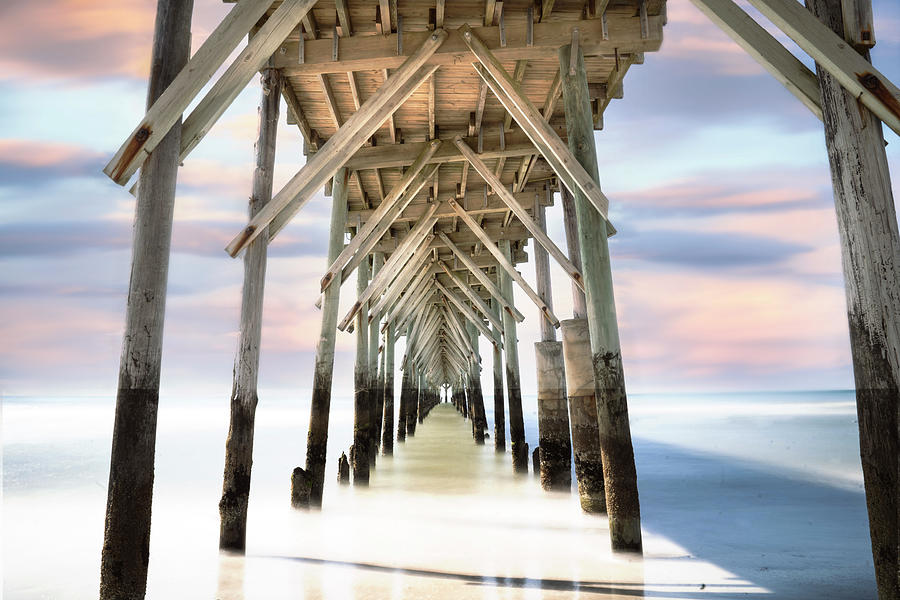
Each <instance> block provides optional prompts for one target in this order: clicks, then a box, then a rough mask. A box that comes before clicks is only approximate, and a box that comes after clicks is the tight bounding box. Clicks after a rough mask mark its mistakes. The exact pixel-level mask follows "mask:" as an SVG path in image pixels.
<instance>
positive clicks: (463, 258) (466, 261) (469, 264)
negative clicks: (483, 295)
mask: <svg viewBox="0 0 900 600" xmlns="http://www.w3.org/2000/svg"><path fill="white" fill-rule="evenodd" d="M437 235H438V238H439V239H440V240H441V241H443V242H444V244H445V245H446V246H447V247H448V248H450V250H451V251H452V252H453V254H454V255H455V256H456V258H457V259H458V260H459V261H460V262H461V263H463V265H465V267H466V268H467V269H468V270H469V272H470V273H472V274H473V275H474V276H475V278H476V279H477V280H478V282H479V283H480V284H481V285H483V286H484V288H485V289H486V290H487V291H488V292H489V293H490V294H491V296H492V297H493V298H494V299H495V300H497V302H499V303H500V306H502V307H503V310H505V311H506V312H508V313H509V314H510V315H512V316H513V318H514V319H515V320H516V321H518V322H519V323H521V322H522V321H524V320H525V315H523V314H522V313H520V312H519V311H518V310H517V309H516V307H515V306H514V305H513V303H512V302H508V301H507V300H506V297H505V296H504V295H503V294H502V293H501V292H500V288H499V287H498V286H497V284H495V283H494V282H493V281H491V278H490V277H488V276H487V274H486V273H485V272H484V271H482V270H481V267H480V266H479V265H478V264H476V262H475V259H473V258H472V257H470V256H469V255H468V254H466V253H464V252H463V251H462V250H460V249H459V247H457V245H456V244H455V243H454V242H453V241H452V240H451V239H450V238H449V237H447V235H446V234H445V233H443V232H441V231H439V232H438V234H437ZM494 263H495V264H496V263H497V261H496V260H495V261H494Z"/></svg>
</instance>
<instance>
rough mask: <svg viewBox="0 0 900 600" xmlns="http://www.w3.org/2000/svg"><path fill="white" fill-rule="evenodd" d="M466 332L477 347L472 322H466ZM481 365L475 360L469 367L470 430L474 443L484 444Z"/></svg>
mask: <svg viewBox="0 0 900 600" xmlns="http://www.w3.org/2000/svg"><path fill="white" fill-rule="evenodd" d="M466 333H468V334H469V339H470V340H472V346H474V347H475V348H478V329H476V328H475V326H474V325H473V324H472V323H466ZM480 369H481V367H480V366H478V363H477V362H473V364H472V365H471V366H470V367H469V388H470V389H471V390H472V408H473V411H472V432H473V434H474V436H475V443H476V444H478V445H479V446H483V445H484V430H485V429H487V418H486V417H487V415H486V414H485V412H484V395H483V394H482V393H481V374H480V373H479V371H480Z"/></svg>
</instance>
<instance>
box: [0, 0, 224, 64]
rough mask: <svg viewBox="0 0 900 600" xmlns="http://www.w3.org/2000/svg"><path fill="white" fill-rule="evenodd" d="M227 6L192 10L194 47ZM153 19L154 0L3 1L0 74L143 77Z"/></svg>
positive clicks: (148, 54)
mask: <svg viewBox="0 0 900 600" xmlns="http://www.w3.org/2000/svg"><path fill="white" fill-rule="evenodd" d="M229 9H230V6H228V5H224V4H221V3H202V5H201V4H198V6H197V7H196V8H195V16H194V21H195V24H194V26H193V29H194V36H193V38H192V44H193V46H194V48H196V47H197V45H198V44H200V43H202V41H203V40H204V39H205V38H206V37H207V35H208V32H209V31H211V30H212V29H213V28H214V27H215V25H216V24H217V23H218V21H219V20H220V19H221V17H222V15H223V14H224V13H226V12H227V11H228V10H229ZM155 19H156V2H154V1H153V0H117V1H116V2H107V1H104V0H47V1H45V2H28V1H26V0H5V2H4V3H3V4H2V6H0V72H2V73H3V74H4V77H5V78H26V79H29V80H33V79H38V78H54V79H66V80H76V79H84V78H100V77H130V78H131V77H133V78H139V79H143V78H145V77H146V76H147V73H148V72H149V65H150V44H151V40H152V37H153V27H154V22H155Z"/></svg>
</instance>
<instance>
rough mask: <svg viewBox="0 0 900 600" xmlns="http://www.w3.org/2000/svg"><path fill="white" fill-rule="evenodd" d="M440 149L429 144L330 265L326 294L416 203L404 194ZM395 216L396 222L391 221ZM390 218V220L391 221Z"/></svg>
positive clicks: (434, 142)
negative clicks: (346, 267)
mask: <svg viewBox="0 0 900 600" xmlns="http://www.w3.org/2000/svg"><path fill="white" fill-rule="evenodd" d="M440 145H441V142H440V141H438V140H435V141H433V142H431V143H429V144H427V145H426V146H425V148H423V149H422V152H421V153H420V154H419V157H418V158H417V159H416V161H415V162H414V163H413V165H412V167H411V168H410V169H408V170H407V171H406V173H404V175H403V177H402V178H401V179H400V181H399V182H397V184H396V185H395V186H394V188H393V189H392V190H391V193H390V194H388V196H387V198H385V199H384V202H382V203H381V204H380V205H379V206H378V208H376V209H375V211H374V212H372V213H371V216H370V217H369V218H367V219H366V220H365V224H364V225H363V226H362V228H361V229H360V230H359V233H358V235H356V236H354V238H353V239H352V240H351V241H350V243H349V244H348V245H347V247H346V248H344V249H343V251H342V252H341V253H340V255H339V256H338V257H337V258H336V259H335V260H334V261H332V264H331V265H329V267H328V270H327V271H326V272H325V275H324V276H323V277H322V291H323V292H324V291H325V289H326V288H328V286H329V285H330V284H331V282H332V280H333V279H334V276H335V275H337V274H338V273H339V272H340V271H341V269H343V268H344V265H345V264H347V262H348V261H349V260H350V258H351V257H352V256H353V255H354V254H356V253H357V252H358V251H359V250H360V248H361V247H362V246H363V244H364V243H365V242H366V241H367V240H369V239H370V238H372V237H375V241H378V239H379V238H380V237H381V236H382V235H384V232H385V231H386V229H387V227H390V225H391V223H392V222H393V220H394V219H395V218H396V214H399V213H400V212H402V211H403V209H404V208H405V207H406V205H408V204H409V201H410V200H412V197H413V196H414V195H415V194H409V195H407V196H404V193H405V192H406V191H407V190H408V189H409V187H410V185H412V183H413V181H414V180H415V179H416V178H417V177H418V176H419V175H420V174H421V172H422V170H423V169H424V168H425V166H426V164H427V162H428V159H429V158H430V157H431V156H433V155H434V153H435V152H436V151H437V149H438V148H439V147H440ZM401 198H402V200H401ZM398 208H399V210H398ZM394 213H396V214H394ZM392 216H393V218H391V217H392ZM389 218H390V220H388V219H389ZM385 221H386V223H385ZM379 230H380V233H376V234H375V236H373V232H376V231H379ZM370 250H371V247H369V249H367V250H365V252H364V253H365V254H368V252H369V251H370ZM339 283H340V282H339Z"/></svg>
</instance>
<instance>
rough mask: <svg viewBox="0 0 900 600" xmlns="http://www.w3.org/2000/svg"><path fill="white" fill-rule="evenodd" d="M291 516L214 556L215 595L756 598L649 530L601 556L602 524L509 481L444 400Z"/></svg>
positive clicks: (503, 464)
mask: <svg viewBox="0 0 900 600" xmlns="http://www.w3.org/2000/svg"><path fill="white" fill-rule="evenodd" d="M279 512H280V511H279ZM272 518H273V519H274V518H276V517H275V516H274V515H273V517H272ZM290 521H291V524H290V526H289V527H284V526H283V525H284V524H283V523H282V527H281V528H280V531H281V532H282V536H283V539H281V540H280V541H278V542H273V536H271V534H270V535H269V537H267V538H266V542H267V543H266V544H265V545H264V546H265V550H263V547H262V546H261V545H253V544H250V545H249V546H248V548H249V550H248V555H247V557H246V558H244V557H240V556H234V555H226V554H223V555H222V556H221V557H220V563H219V577H218V593H217V598H220V599H221V600H244V599H251V598H267V599H271V598H282V597H284V598H304V599H313V598H327V599H343V598H356V599H360V600H362V599H369V598H391V599H395V600H400V599H409V600H414V599H416V600H417V599H421V598H453V599H457V598H461V599H465V598H472V599H475V598H477V599H494V598H528V599H545V598H546V599H552V598H572V597H580V596H582V595H583V596H585V597H603V598H622V599H627V598H636V597H644V596H647V597H653V598H691V597H695V594H700V595H702V596H703V597H709V598H716V597H720V598H725V597H730V596H733V595H735V594H742V595H748V596H749V597H753V596H755V595H756V594H760V595H765V590H763V589H760V588H758V587H756V586H754V585H753V584H752V583H749V582H746V581H741V580H740V579H738V578H735V577H734V576H732V575H731V574H730V573H728V572H726V571H723V570H722V569H719V568H717V567H716V566H714V565H711V564H709V563H704V562H701V561H697V560H693V559H691V558H690V557H688V556H686V553H685V552H684V550H683V549H681V548H679V547H677V546H676V545H675V544H673V543H672V542H669V541H667V540H664V539H661V538H658V537H654V536H653V535H652V533H649V534H648V542H647V544H646V556H645V558H641V557H638V556H635V555H631V554H613V553H612V552H611V551H610V550H609V537H608V531H607V529H606V521H605V519H603V518H601V517H596V516H591V515H585V514H583V513H582V512H581V511H580V509H579V506H578V501H577V498H575V497H574V496H573V495H571V494H546V493H544V492H542V491H541V490H540V488H539V486H538V485H537V483H536V482H535V480H534V479H533V478H530V477H525V478H523V477H518V476H515V475H513V473H512V466H511V464H510V459H509V455H497V454H495V453H494V452H493V450H492V449H491V447H490V446H489V445H488V446H481V447H479V446H476V445H475V444H474V443H473V442H472V441H471V438H470V434H469V427H468V424H467V423H466V422H465V421H463V420H462V419H461V418H460V417H459V416H458V415H457V414H456V412H455V411H454V410H453V409H452V408H451V407H450V406H449V405H442V406H439V407H438V408H437V409H435V410H434V411H433V412H432V414H431V416H430V417H429V418H428V420H427V421H426V423H425V424H424V425H423V426H422V427H420V428H419V430H418V432H417V435H416V437H415V438H412V439H410V440H408V441H407V443H406V444H404V445H400V446H399V447H398V448H397V450H396V453H395V456H394V457H393V458H381V459H380V460H379V463H378V467H377V470H376V471H375V476H374V477H373V478H372V482H371V486H370V487H369V488H368V489H353V488H338V487H337V486H334V488H333V489H332V490H331V493H330V495H327V496H326V498H325V505H324V508H323V509H322V510H321V511H313V512H295V513H292V514H291V515H290ZM256 525H257V526H260V527H265V528H270V529H272V530H274V529H276V528H277V525H276V524H275V523H274V522H271V523H269V522H261V523H260V522H257V523H256ZM250 526H251V529H252V527H253V526H254V523H252V522H251V524H250ZM645 578H647V579H649V581H648V582H645ZM699 582H703V583H699ZM701 586H702V587H701Z"/></svg>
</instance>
